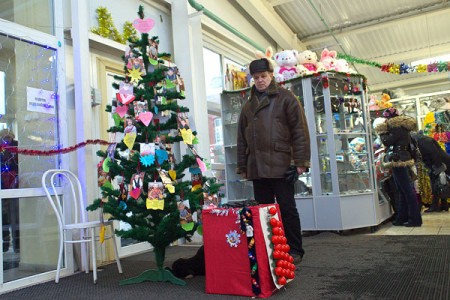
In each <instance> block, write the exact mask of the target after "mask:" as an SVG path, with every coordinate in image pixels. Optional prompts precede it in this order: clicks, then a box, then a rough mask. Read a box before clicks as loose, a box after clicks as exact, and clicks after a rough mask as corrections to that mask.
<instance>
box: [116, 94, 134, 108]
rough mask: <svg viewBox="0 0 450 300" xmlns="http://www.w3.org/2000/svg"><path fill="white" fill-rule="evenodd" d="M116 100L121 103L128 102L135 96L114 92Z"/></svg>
mask: <svg viewBox="0 0 450 300" xmlns="http://www.w3.org/2000/svg"><path fill="white" fill-rule="evenodd" d="M116 97H117V100H119V101H120V103H122V104H125V105H126V104H128V103H130V102H131V101H133V100H134V99H135V98H136V97H135V96H134V95H125V94H121V93H117V94H116Z"/></svg>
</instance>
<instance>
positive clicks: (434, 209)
mask: <svg viewBox="0 0 450 300" xmlns="http://www.w3.org/2000/svg"><path fill="white" fill-rule="evenodd" d="M438 211H441V210H440V209H439V208H437V207H434V206H430V207H429V208H428V209H426V210H425V211H424V212H438Z"/></svg>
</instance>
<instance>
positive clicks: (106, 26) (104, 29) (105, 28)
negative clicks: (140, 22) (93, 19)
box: [91, 6, 136, 44]
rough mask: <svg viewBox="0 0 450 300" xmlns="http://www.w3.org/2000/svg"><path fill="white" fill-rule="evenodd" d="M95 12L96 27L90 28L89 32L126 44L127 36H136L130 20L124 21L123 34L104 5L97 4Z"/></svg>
mask: <svg viewBox="0 0 450 300" xmlns="http://www.w3.org/2000/svg"><path fill="white" fill-rule="evenodd" d="M96 12H97V21H98V27H97V28H93V29H91V32H93V33H95V34H98V35H100V36H102V37H105V38H108V39H111V40H113V41H116V42H118V43H121V44H126V42H127V40H128V39H129V38H134V37H136V29H134V27H133V25H132V23H131V22H129V21H127V22H125V23H124V25H123V34H121V33H120V32H119V30H118V29H117V28H116V26H115V25H114V22H113V20H112V17H111V13H110V12H109V11H108V9H107V8H106V7H103V6H99V7H98V8H97V9H96Z"/></svg>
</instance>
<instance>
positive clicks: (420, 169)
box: [417, 162, 433, 205]
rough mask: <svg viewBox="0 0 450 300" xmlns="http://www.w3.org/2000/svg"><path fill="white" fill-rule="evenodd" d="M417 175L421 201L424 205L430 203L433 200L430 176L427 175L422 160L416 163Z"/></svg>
mask: <svg viewBox="0 0 450 300" xmlns="http://www.w3.org/2000/svg"><path fill="white" fill-rule="evenodd" d="M417 177H418V181H417V182H418V185H419V186H418V187H419V194H420V198H421V201H422V203H423V204H425V205H430V204H431V202H432V200H433V195H432V193H431V183H430V176H429V175H428V170H427V168H425V167H424V165H423V162H419V163H418V164H417Z"/></svg>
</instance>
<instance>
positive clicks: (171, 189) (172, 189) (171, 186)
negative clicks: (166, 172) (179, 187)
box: [166, 184, 175, 194]
mask: <svg viewBox="0 0 450 300" xmlns="http://www.w3.org/2000/svg"><path fill="white" fill-rule="evenodd" d="M166 189H167V190H168V191H169V193H171V194H173V193H175V187H174V186H173V185H171V184H166Z"/></svg>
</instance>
